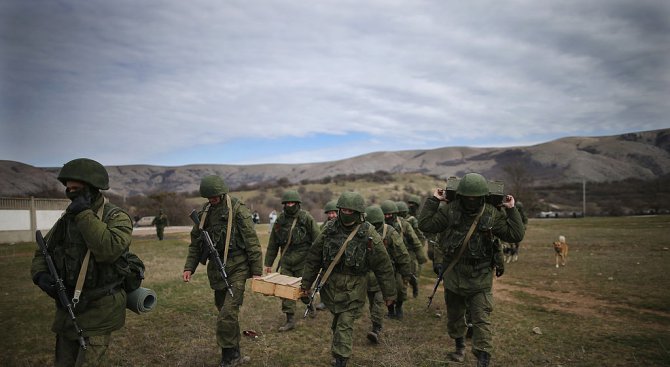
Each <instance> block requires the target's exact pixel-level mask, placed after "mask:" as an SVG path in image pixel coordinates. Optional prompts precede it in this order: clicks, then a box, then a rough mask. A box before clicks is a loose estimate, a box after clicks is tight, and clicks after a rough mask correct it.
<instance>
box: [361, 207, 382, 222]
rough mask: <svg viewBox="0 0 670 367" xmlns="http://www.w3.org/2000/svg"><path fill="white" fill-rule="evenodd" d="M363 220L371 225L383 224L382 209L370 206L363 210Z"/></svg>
mask: <svg viewBox="0 0 670 367" xmlns="http://www.w3.org/2000/svg"><path fill="white" fill-rule="evenodd" d="M365 220H367V221H368V222H370V223H372V224H378V223H383V222H384V213H383V212H382V208H380V207H379V205H370V206H368V207H367V208H365Z"/></svg>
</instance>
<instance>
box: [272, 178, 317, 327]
mask: <svg viewBox="0 0 670 367" xmlns="http://www.w3.org/2000/svg"><path fill="white" fill-rule="evenodd" d="M287 202H295V203H296V204H295V205H294V206H292V207H289V206H287V207H285V208H284V210H283V211H282V212H281V213H279V217H277V220H276V221H275V224H274V226H273V227H272V232H271V233H270V240H269V241H268V248H267V252H266V253H265V266H266V267H272V265H273V264H274V261H275V258H276V257H277V252H278V251H281V258H280V260H279V265H278V267H279V272H280V274H283V275H288V276H291V277H300V276H302V270H303V267H304V266H305V256H306V255H307V251H308V250H309V247H310V246H311V245H312V242H314V240H315V239H316V237H317V236H318V235H319V227H318V226H317V224H316V221H314V218H312V216H311V215H310V214H309V212H307V211H305V210H303V209H300V206H299V204H300V202H301V200H300V196H299V195H298V193H297V192H295V191H292V190H289V191H287V192H285V193H284V195H283V196H282V203H287ZM294 220H295V226H293V231H292V233H291V243H290V244H289V245H288V249H287V242H288V239H289V231H290V230H291V226H292V225H293V221H294ZM281 310H282V312H283V313H285V314H286V324H285V325H284V326H282V327H281V328H280V329H279V331H287V330H290V329H293V327H294V325H295V321H294V318H293V315H294V314H295V301H294V300H289V299H282V304H281Z"/></svg>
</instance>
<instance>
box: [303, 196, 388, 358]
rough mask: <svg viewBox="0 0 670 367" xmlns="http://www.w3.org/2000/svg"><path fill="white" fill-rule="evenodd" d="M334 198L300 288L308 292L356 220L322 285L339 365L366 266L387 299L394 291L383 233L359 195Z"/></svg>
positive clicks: (361, 298)
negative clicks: (333, 213) (333, 216)
mask: <svg viewBox="0 0 670 367" xmlns="http://www.w3.org/2000/svg"><path fill="white" fill-rule="evenodd" d="M337 204H338V205H337V206H338V208H339V209H340V213H339V215H338V219H337V220H333V221H329V222H328V224H327V225H326V227H325V228H324V230H323V232H321V234H320V235H319V237H317V239H316V241H314V244H313V245H312V247H311V248H310V250H309V253H308V255H307V259H306V261H305V270H304V272H303V276H302V284H301V289H302V292H303V294H305V293H308V292H309V289H310V287H311V286H312V283H313V282H314V281H315V279H316V278H317V274H318V273H319V271H320V270H321V269H324V270H323V271H325V269H327V268H328V267H329V266H330V263H331V262H332V261H333V260H334V258H335V256H336V254H337V252H338V251H339V250H340V248H341V247H342V245H343V244H344V242H345V241H346V239H347V237H348V236H349V235H350V234H351V233H352V231H353V230H354V229H355V228H356V226H357V225H358V224H360V227H358V229H357V230H356V232H355V235H354V236H353V237H352V239H351V241H350V242H349V243H348V245H347V247H346V250H345V251H344V254H343V256H342V258H341V259H340V260H339V262H338V263H337V264H336V265H335V267H334V268H333V271H332V273H331V274H330V277H329V278H328V279H327V280H326V282H325V284H324V285H323V287H322V288H321V299H322V300H323V302H324V303H325V304H326V307H327V308H328V310H330V312H331V313H332V314H333V321H332V324H331V329H332V332H333V341H332V346H331V351H332V353H333V356H334V357H335V365H336V366H338V367H340V366H345V365H346V363H347V359H348V358H349V357H350V356H351V351H352V344H353V339H352V334H353V327H354V322H355V320H356V319H358V318H359V317H360V315H361V310H362V308H363V306H364V305H365V300H366V295H367V274H368V272H369V271H373V272H374V273H375V276H376V277H377V280H378V281H379V285H380V287H381V290H382V293H383V295H384V298H385V299H387V300H393V299H395V296H396V292H395V279H394V274H393V267H392V266H391V260H390V258H389V255H388V253H387V252H386V248H385V247H384V244H383V242H382V239H381V237H380V236H379V234H377V231H376V230H375V229H374V227H373V226H372V225H371V224H370V223H368V222H365V221H364V220H363V217H362V216H363V213H364V211H365V202H364V200H363V197H362V196H360V194H357V193H352V192H345V193H343V194H342V195H341V196H340V199H339V200H338V203H337ZM343 209H349V210H353V213H354V214H347V213H343ZM352 217H355V219H352ZM351 220H353V222H352V221H351ZM303 301H304V300H303Z"/></svg>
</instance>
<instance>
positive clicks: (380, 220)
mask: <svg viewBox="0 0 670 367" xmlns="http://www.w3.org/2000/svg"><path fill="white" fill-rule="evenodd" d="M365 214H366V216H365V217H366V220H367V221H368V222H370V223H371V224H372V225H373V226H374V227H375V230H376V231H377V233H378V234H379V235H380V236H381V238H382V242H383V243H384V247H386V251H387V252H388V254H389V257H390V259H391V265H392V266H393V270H394V271H395V281H396V292H398V293H400V292H401V290H402V289H404V288H405V283H406V282H407V280H408V279H409V278H410V277H411V276H412V272H411V271H410V257H409V253H408V252H407V248H406V247H405V245H404V244H403V242H402V238H401V237H400V234H399V233H398V232H397V231H396V230H395V229H393V227H392V226H390V225H388V224H386V223H384V214H383V213H382V210H381V208H380V207H379V206H376V205H373V206H369V207H367V208H366V209H365ZM368 303H369V307H370V320H371V321H372V330H371V331H370V332H369V333H368V335H367V337H368V339H369V340H370V341H372V342H373V343H377V342H378V341H379V334H380V333H381V330H382V323H383V320H384V314H385V313H386V307H385V304H384V297H383V296H382V292H381V288H380V287H379V283H378V282H377V277H375V274H374V273H373V272H368ZM391 307H393V306H391Z"/></svg>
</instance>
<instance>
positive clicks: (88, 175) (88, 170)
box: [58, 158, 109, 190]
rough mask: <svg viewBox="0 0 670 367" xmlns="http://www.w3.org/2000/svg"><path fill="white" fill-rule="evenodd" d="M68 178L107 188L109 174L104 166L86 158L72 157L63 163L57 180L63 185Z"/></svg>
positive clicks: (98, 187)
mask: <svg viewBox="0 0 670 367" xmlns="http://www.w3.org/2000/svg"><path fill="white" fill-rule="evenodd" d="M70 180H74V181H81V182H85V183H87V184H89V185H91V186H93V187H95V188H96V189H99V190H107V189H109V175H108V174H107V170H106V169H105V167H103V166H102V164H100V163H98V162H96V161H94V160H92V159H88V158H77V159H73V160H71V161H69V162H67V163H65V164H64V165H63V168H61V169H60V172H59V173H58V181H60V182H61V183H62V184H63V185H65V184H66V182H67V181H70Z"/></svg>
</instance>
